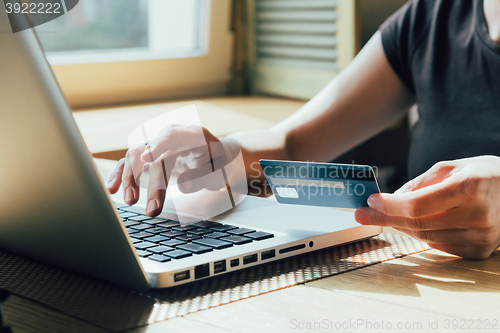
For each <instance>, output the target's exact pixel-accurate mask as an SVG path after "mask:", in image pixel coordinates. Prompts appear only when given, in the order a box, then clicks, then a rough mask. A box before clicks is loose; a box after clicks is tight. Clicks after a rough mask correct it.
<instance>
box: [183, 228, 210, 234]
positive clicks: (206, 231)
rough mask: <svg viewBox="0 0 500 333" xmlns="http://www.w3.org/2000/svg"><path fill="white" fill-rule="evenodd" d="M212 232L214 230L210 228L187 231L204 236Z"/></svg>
mask: <svg viewBox="0 0 500 333" xmlns="http://www.w3.org/2000/svg"><path fill="white" fill-rule="evenodd" d="M212 232H213V231H212V230H210V229H205V228H196V229H193V230H189V231H188V232H187V233H188V234H193V235H197V236H203V235H205V234H209V233H212Z"/></svg>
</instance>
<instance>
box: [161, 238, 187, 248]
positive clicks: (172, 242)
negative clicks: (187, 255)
mask: <svg viewBox="0 0 500 333" xmlns="http://www.w3.org/2000/svg"><path fill="white" fill-rule="evenodd" d="M182 244H186V242H185V241H182V240H180V239H171V240H167V241H164V242H161V243H160V245H165V246H170V247H176V246H178V245H182Z"/></svg>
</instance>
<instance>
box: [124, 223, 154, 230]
mask: <svg viewBox="0 0 500 333" xmlns="http://www.w3.org/2000/svg"><path fill="white" fill-rule="evenodd" d="M152 228H154V227H153V226H152V225H149V224H136V225H131V226H130V229H135V230H146V229H152Z"/></svg>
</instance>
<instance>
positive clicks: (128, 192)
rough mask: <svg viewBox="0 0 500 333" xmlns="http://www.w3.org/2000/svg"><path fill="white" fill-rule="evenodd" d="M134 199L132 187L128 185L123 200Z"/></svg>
mask: <svg viewBox="0 0 500 333" xmlns="http://www.w3.org/2000/svg"><path fill="white" fill-rule="evenodd" d="M132 200H134V189H133V188H131V187H129V188H127V190H126V191H125V201H132Z"/></svg>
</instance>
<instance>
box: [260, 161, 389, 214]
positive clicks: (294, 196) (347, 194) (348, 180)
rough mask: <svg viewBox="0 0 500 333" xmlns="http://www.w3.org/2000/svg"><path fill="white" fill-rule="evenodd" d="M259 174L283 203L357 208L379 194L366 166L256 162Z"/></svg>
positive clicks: (373, 178) (370, 171)
mask: <svg viewBox="0 0 500 333" xmlns="http://www.w3.org/2000/svg"><path fill="white" fill-rule="evenodd" d="M259 163H260V166H261V168H262V171H264V175H265V176H266V178H267V181H268V182H269V185H270V186H271V189H272V191H273V193H274V195H275V196H276V200H278V202H279V203H283V204H292V205H309V206H326V207H333V208H350V209H357V208H359V207H362V206H367V205H368V204H367V202H366V201H367V199H368V197H369V196H370V195H372V194H373V193H380V189H379V187H378V184H377V179H376V177H375V173H374V170H373V168H372V167H371V166H368V165H355V164H337V163H316V162H292V161H273V160H260V161H259Z"/></svg>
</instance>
